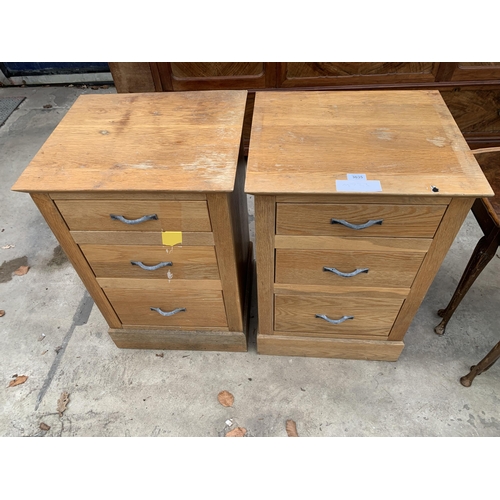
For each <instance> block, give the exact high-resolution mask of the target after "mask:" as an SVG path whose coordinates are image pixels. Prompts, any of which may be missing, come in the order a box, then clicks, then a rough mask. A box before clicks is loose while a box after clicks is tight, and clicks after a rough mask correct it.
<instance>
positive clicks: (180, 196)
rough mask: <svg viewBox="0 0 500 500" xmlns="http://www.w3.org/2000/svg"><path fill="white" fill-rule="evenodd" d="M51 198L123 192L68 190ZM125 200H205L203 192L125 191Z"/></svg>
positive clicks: (119, 195)
mask: <svg viewBox="0 0 500 500" xmlns="http://www.w3.org/2000/svg"><path fill="white" fill-rule="evenodd" d="M49 195H50V197H51V198H52V199H53V200H123V195H124V194H123V193H122V192H119V193H113V192H102V193H100V192H99V191H89V192H78V191H73V192H71V191H68V192H61V193H49ZM126 196H127V200H148V201H150V200H165V201H197V200H206V199H207V195H206V194H205V193H148V192H147V191H144V192H140V191H139V192H136V193H133V192H127V195H126Z"/></svg>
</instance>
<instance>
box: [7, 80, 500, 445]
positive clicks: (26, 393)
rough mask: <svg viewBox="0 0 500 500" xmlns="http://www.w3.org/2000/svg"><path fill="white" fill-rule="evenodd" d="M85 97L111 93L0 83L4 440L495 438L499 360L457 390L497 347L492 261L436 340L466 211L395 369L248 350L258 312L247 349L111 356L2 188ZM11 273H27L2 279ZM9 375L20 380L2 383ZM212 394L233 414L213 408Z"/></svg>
mask: <svg viewBox="0 0 500 500" xmlns="http://www.w3.org/2000/svg"><path fill="white" fill-rule="evenodd" d="M91 92H99V93H103V92H115V90H114V88H110V89H107V90H91V89H81V88H77V87H72V88H68V87H37V88H29V87H26V88H0V97H4V96H26V100H25V101H24V102H23V103H22V104H21V106H20V107H19V108H18V109H17V110H16V111H15V112H14V113H13V114H12V115H11V116H10V117H9V119H8V120H7V122H6V123H5V124H4V125H3V126H2V127H1V128H0V174H1V183H0V247H4V246H7V245H14V246H13V247H11V248H8V249H4V248H0V263H1V266H0V309H3V310H5V316H3V317H1V318H0V364H1V367H0V377H1V379H2V384H3V388H2V389H0V435H1V436H223V435H225V433H226V432H227V431H228V430H229V429H233V428H234V427H236V426H241V427H244V428H246V429H247V436H251V437H252V436H286V431H285V422H286V420H287V419H293V420H294V421H295V422H296V423H297V429H298V433H299V435H300V436H309V437H314V436H498V435H500V414H499V402H500V399H499V396H500V384H499V382H500V364H498V365H496V366H493V367H492V368H491V369H490V370H489V371H487V372H485V373H484V374H483V375H481V376H479V377H477V378H476V380H475V381H474V383H473V385H472V386H471V387H470V388H465V387H462V386H461V385H460V383H459V378H460V377H461V376H462V375H464V374H466V373H467V372H468V369H469V367H470V366H471V365H472V364H475V363H476V362H477V361H479V360H480V359H481V358H482V357H483V356H484V355H485V354H486V353H487V352H488V351H489V350H490V349H491V348H492V347H493V345H494V344H495V343H496V342H498V340H499V328H498V326H499V317H500V315H499V309H500V280H499V278H498V277H499V276H500V258H499V255H498V254H497V256H496V257H495V258H494V259H493V261H492V262H491V263H490V264H489V265H488V267H487V269H486V271H485V272H484V273H483V274H482V275H481V276H480V277H479V279H478V280H477V282H476V283H475V285H474V287H473V288H472V289H471V290H470V292H469V293H468V295H467V296H466V297H465V299H464V300H463V302H462V304H461V306H460V307H459V309H458V310H457V312H456V314H455V316H454V318H453V319H452V320H451V322H450V324H449V326H448V331H447V334H446V335H445V336H444V337H438V336H437V335H435V334H434V332H433V328H434V326H435V325H436V324H437V323H439V318H438V316H437V315H436V310H437V309H439V308H441V307H443V306H445V305H446V303H447V302H448V300H449V298H450V297H451V294H452V292H453V290H454V288H455V286H456V285H457V283H458V280H459V279H460V276H461V274H462V271H463V269H464V267H465V265H466V263H467V260H468V258H469V256H470V254H471V252H472V250H473V248H474V246H475V244H476V242H477V240H478V238H479V237H480V236H481V231H480V229H479V227H478V225H477V223H476V222H475V220H474V218H473V216H472V215H471V214H469V216H468V218H467V220H466V222H465V223H464V225H463V227H462V229H461V231H460V233H459V235H458V237H457V238H456V241H455V242H454V244H453V246H452V248H451V250H450V252H449V254H448V256H447V257H446V259H445V262H444V263H443V265H442V267H441V269H440V271H439V273H438V275H437V277H436V279H435V280H434V283H433V284H432V286H431V289H430V290H429V293H428V295H427V297H426V298H425V300H424V302H423V304H422V306H421V308H420V310H419V311H418V313H417V315H416V317H415V319H414V321H413V323H412V325H411V327H410V329H409V331H408V333H407V335H406V337H405V343H406V347H405V349H404V351H403V353H402V355H401V357H400V359H399V360H398V361H397V362H395V363H389V362H378V361H353V360H339V359H313V358H300V357H294V358H291V357H277V356H261V355H258V354H257V352H256V345H255V319H256V318H255V312H254V314H253V316H254V317H253V319H252V328H251V332H250V346H249V351H248V352H247V353H217V352H196V351H192V352H191V351H163V352H159V351H145V350H120V349H118V348H117V347H116V346H115V345H114V344H113V342H112V341H111V339H110V338H109V336H108V334H107V325H106V323H105V321H104V319H103V317H102V315H101V314H100V312H99V310H98V309H97V307H95V305H94V306H93V302H92V300H91V299H90V298H89V296H88V295H87V293H86V291H85V288H84V286H83V285H82V283H81V282H80V280H79V278H78V276H77V275H76V273H75V271H74V270H73V268H72V267H71V265H70V264H69V263H68V261H67V260H66V258H65V256H64V254H63V253H62V252H61V251H60V248H59V246H58V243H57V241H56V239H55V237H54V236H53V235H52V233H51V232H50V230H49V228H48V227H47V225H46V223H45V221H44V219H43V218H42V216H41V215H40V213H39V212H38V210H37V208H36V207H35V205H34V203H33V202H32V201H31V198H30V197H29V195H27V194H23V193H14V192H12V191H10V188H11V187H12V185H13V184H14V182H15V181H16V179H17V178H18V176H19V175H20V174H21V172H22V171H23V170H24V168H25V167H26V166H27V165H28V163H29V162H30V160H31V159H32V158H33V156H34V155H35V154H36V152H37V151H38V149H39V148H40V147H41V145H42V144H43V142H44V141H45V140H46V139H47V138H48V136H49V135H50V133H51V132H52V130H53V129H54V128H55V127H56V125H57V124H58V122H59V121H60V120H61V118H62V117H63V116H64V114H65V113H66V112H67V110H68V109H69V108H70V106H71V104H72V103H73V102H74V100H75V99H76V98H77V96H78V95H80V94H82V93H91ZM46 104H51V105H52V107H51V108H44V107H43V106H44V105H46ZM251 219H252V217H251ZM20 265H29V266H30V270H29V272H28V273H27V274H26V275H24V276H12V272H13V271H14V270H15V269H17V268H18V267H19V266H20ZM253 310H254V311H255V308H254V309H253ZM56 350H57V351H58V352H56ZM16 374H17V375H27V376H28V377H29V378H28V380H27V381H26V382H25V383H24V384H22V385H18V386H16V387H7V386H8V384H9V381H10V380H12V377H13V375H16ZM222 390H228V391H229V392H231V393H232V394H233V395H234V397H235V402H234V406H233V407H232V408H226V407H223V406H221V405H220V404H219V403H218V402H217V394H218V393H219V392H220V391H222ZM63 391H66V392H68V393H69V395H70V396H69V398H70V401H69V404H68V406H67V410H66V411H65V412H64V413H63V415H62V417H60V416H59V415H58V413H57V411H56V409H57V401H58V398H59V396H60V395H61V393H62V392H63ZM41 422H44V423H46V424H47V425H49V426H50V430H48V431H42V430H40V428H39V425H40V423H41Z"/></svg>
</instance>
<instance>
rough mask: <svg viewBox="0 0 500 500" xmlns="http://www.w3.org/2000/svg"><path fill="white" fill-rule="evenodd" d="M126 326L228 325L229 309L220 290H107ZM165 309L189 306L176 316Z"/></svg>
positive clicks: (191, 326) (196, 326)
mask: <svg viewBox="0 0 500 500" xmlns="http://www.w3.org/2000/svg"><path fill="white" fill-rule="evenodd" d="M104 291H105V293H106V295H107V296H108V298H109V300H110V302H111V304H112V306H113V308H114V309H115V311H116V313H117V314H118V317H119V318H120V320H121V321H122V323H123V324H124V325H143V326H146V325H150V326H164V327H189V328H194V329H196V328H204V327H226V326H227V320H226V311H225V309H224V301H223V298H222V292H221V291H220V290H196V291H195V290H189V291H184V290H175V291H161V293H160V292H158V290H144V289H118V288H116V289H111V288H106V289H104ZM151 307H156V308H160V309H161V310H162V311H164V312H172V311H174V310H176V309H185V311H179V312H177V313H175V314H173V315H172V316H162V315H161V314H160V313H158V312H156V311H152V310H151Z"/></svg>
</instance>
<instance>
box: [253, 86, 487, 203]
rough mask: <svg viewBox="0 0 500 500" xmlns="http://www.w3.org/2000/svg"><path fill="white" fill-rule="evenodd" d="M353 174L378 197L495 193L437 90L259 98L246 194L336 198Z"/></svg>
mask: <svg viewBox="0 0 500 500" xmlns="http://www.w3.org/2000/svg"><path fill="white" fill-rule="evenodd" d="M347 174H366V179H367V180H378V181H380V183H381V187H382V192H380V193H374V194H375V195H377V196H378V195H382V196H383V195H384V194H387V195H411V196H413V195H419V196H422V195H423V196H425V195H429V196H433V197H436V196H450V195H451V196H473V197H483V196H491V195H493V192H492V190H491V188H490V186H489V184H488V182H487V180H486V178H485V177H484V175H483V173H482V172H481V169H480V167H479V165H478V164H477V162H476V160H475V159H474V156H473V155H472V153H471V152H470V150H469V147H468V145H467V143H466V142H465V139H464V138H463V136H462V134H461V132H460V130H459V128H458V126H457V125H456V123H455V121H454V120H453V117H452V115H451V114H450V112H449V111H448V108H447V107H446V104H445V103H444V101H443V99H442V98H441V95H440V94H439V92H438V91H434V90H420V91H418V90H417V91H403V90H396V91H346V92H344V91H337V92H327V91H311V92H262V93H257V95H256V99H255V107H254V116H253V122H252V135H251V139H250V150H249V156H248V166H247V179H246V184H245V191H246V192H247V193H255V194H290V193H298V194H336V193H337V189H336V182H335V181H336V180H347ZM431 186H436V187H437V188H438V189H439V192H436V193H434V192H432V191H431ZM345 194H346V195H347V196H348V195H349V194H352V193H345Z"/></svg>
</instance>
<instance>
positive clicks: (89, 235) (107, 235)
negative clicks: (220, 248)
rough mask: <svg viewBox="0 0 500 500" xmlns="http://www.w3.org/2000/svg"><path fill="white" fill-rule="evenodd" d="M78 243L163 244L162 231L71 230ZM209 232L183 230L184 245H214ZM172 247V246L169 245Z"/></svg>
mask: <svg viewBox="0 0 500 500" xmlns="http://www.w3.org/2000/svg"><path fill="white" fill-rule="evenodd" d="M70 233H71V236H72V237H73V239H74V240H75V242H76V243H79V244H85V243H87V244H91V245H92V244H93V245H163V242H162V237H161V231H156V232H148V231H70ZM213 245H214V235H213V233H209V232H202V233H192V232H189V231H183V232H182V246H183V247H185V246H213ZM168 248H171V247H168Z"/></svg>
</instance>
